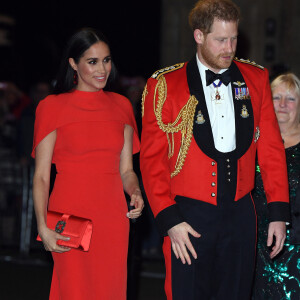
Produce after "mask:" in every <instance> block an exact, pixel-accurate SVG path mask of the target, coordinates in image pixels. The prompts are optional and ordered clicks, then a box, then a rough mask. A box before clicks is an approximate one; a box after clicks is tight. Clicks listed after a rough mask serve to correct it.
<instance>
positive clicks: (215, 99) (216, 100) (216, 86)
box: [211, 80, 223, 103]
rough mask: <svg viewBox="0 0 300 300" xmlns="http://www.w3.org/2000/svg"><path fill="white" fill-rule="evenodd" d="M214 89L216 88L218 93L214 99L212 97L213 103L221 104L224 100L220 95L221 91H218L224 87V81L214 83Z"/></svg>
mask: <svg viewBox="0 0 300 300" xmlns="http://www.w3.org/2000/svg"><path fill="white" fill-rule="evenodd" d="M212 84H213V86H214V88H216V91H215V95H214V97H212V99H211V100H212V101H215V102H216V103H220V100H223V99H222V97H221V95H220V93H219V90H218V87H220V86H221V85H222V81H221V80H220V81H219V83H218V84H215V83H214V82H213V83H212Z"/></svg>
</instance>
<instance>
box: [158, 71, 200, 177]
mask: <svg viewBox="0 0 300 300" xmlns="http://www.w3.org/2000/svg"><path fill="white" fill-rule="evenodd" d="M156 96H157V101H156ZM166 98H167V83H166V79H165V77H164V76H161V77H160V78H159V80H158V83H157V85H156V87H155V91H154V99H153V109H154V114H155V117H156V120H157V124H158V126H159V128H160V129H161V130H162V131H163V132H165V133H166V135H167V140H168V144H169V153H168V158H169V159H170V158H171V157H172V156H173V155H174V133H177V132H179V131H180V132H181V145H180V149H179V153H178V157H177V161H176V164H175V170H174V171H173V172H172V173H171V178H172V177H174V176H176V175H177V174H179V172H180V171H181V169H182V167H183V165H184V162H185V158H186V155H187V152H188V150H189V147H190V144H191V139H192V135H193V124H194V122H193V120H194V114H195V110H196V106H197V104H198V101H197V99H196V97H195V96H193V95H192V96H190V98H189V100H188V102H187V103H186V104H185V105H184V106H183V107H182V109H181V110H180V112H179V114H178V116H177V118H176V120H175V121H174V122H173V123H168V124H164V123H163V121H162V110H163V106H164V103H165V101H166ZM169 135H171V139H170V136H169Z"/></svg>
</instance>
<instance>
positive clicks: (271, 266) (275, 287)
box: [252, 143, 300, 300]
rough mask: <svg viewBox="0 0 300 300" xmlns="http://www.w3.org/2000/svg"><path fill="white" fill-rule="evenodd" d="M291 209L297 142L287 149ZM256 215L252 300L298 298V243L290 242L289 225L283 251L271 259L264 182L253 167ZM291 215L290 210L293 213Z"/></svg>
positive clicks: (298, 177)
mask: <svg viewBox="0 0 300 300" xmlns="http://www.w3.org/2000/svg"><path fill="white" fill-rule="evenodd" d="M286 159H287V168H288V180H289V192H290V202H291V207H292V203H294V202H293V201H295V200H296V190H297V187H298V184H299V181H300V143H299V144H297V145H295V146H292V147H289V148H287V149H286ZM252 195H253V200H254V203H255V207H256V213H257V227H258V232H257V234H258V236H257V257H256V258H257V261H256V272H255V280H254V288H253V296H252V300H286V299H288V300H299V299H300V244H292V243H291V242H290V230H291V227H290V225H288V226H287V238H286V242H285V246H284V249H283V250H282V252H281V253H280V254H279V255H278V256H277V257H275V258H274V259H273V260H272V259H270V256H269V254H270V249H269V248H268V247H267V232H268V231H267V230H268V219H267V202H266V197H265V193H264V188H263V182H262V178H261V174H260V170H259V166H257V167H256V184H255V189H254V191H253V193H252ZM292 213H293V211H292Z"/></svg>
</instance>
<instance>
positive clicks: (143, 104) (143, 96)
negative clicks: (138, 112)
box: [141, 84, 148, 118]
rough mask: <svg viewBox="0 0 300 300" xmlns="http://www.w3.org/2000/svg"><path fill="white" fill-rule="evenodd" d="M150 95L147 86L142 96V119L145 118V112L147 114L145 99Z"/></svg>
mask: <svg viewBox="0 0 300 300" xmlns="http://www.w3.org/2000/svg"><path fill="white" fill-rule="evenodd" d="M147 95H148V90H147V84H146V86H145V87H144V91H143V94H142V104H141V105H142V118H143V117H144V112H145V99H146V96H147Z"/></svg>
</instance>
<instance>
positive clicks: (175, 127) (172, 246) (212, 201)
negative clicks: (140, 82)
mask: <svg viewBox="0 0 300 300" xmlns="http://www.w3.org/2000/svg"><path fill="white" fill-rule="evenodd" d="M239 18H240V15H239V9H238V8H237V6H236V5H235V4H234V3H232V2H231V1H230V0H200V1H198V2H197V3H196V5H195V8H194V9H193V10H192V11H191V13H190V18H189V21H190V25H191V27H192V29H193V32H194V39H195V42H196V44H197V54H196V55H195V57H194V58H192V60H191V61H189V62H188V63H182V64H176V65H174V66H171V67H168V68H165V69H162V70H159V71H157V72H155V73H154V74H153V75H152V77H151V78H150V79H149V80H148V82H147V85H146V87H145V90H144V93H143V103H142V115H143V130H142V148H141V171H142V176H143V183H144V186H145V190H146V194H147V197H148V200H149V203H150V205H151V208H152V210H153V213H154V216H155V219H156V221H157V224H158V227H159V230H160V232H161V234H162V235H163V236H165V239H164V245H163V251H164V256H165V263H166V282H165V290H166V294H167V298H168V300H171V299H173V300H181V299H185V300H189V299H193V300H195V299H214V300H227V299H228V300H246V299H249V298H250V293H251V283H252V276H253V271H254V260H255V242H256V215H255V209H254V206H253V201H252V198H251V194H250V192H251V190H252V189H253V186H254V171H255V159H256V154H257V158H258V162H259V165H260V169H261V174H262V177H263V182H264V188H265V191H266V194H267V198H268V209H269V221H270V225H269V238H268V245H269V246H272V247H271V250H270V255H271V257H274V256H275V255H277V254H278V253H279V252H280V251H281V249H282V247H283V243H284V239H285V222H286V221H289V207H288V205H289V204H288V184H287V173H286V163H285V153H284V147H283V143H282V139H281V137H280V133H279V128H278V125H277V121H276V117H275V113H274V109H273V103H272V98H271V91H270V87H269V78H268V72H267V70H266V69H264V68H263V67H261V66H259V65H257V64H255V63H254V62H250V61H248V60H241V59H236V58H234V55H235V50H236V44H237V35H238V22H239Z"/></svg>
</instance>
